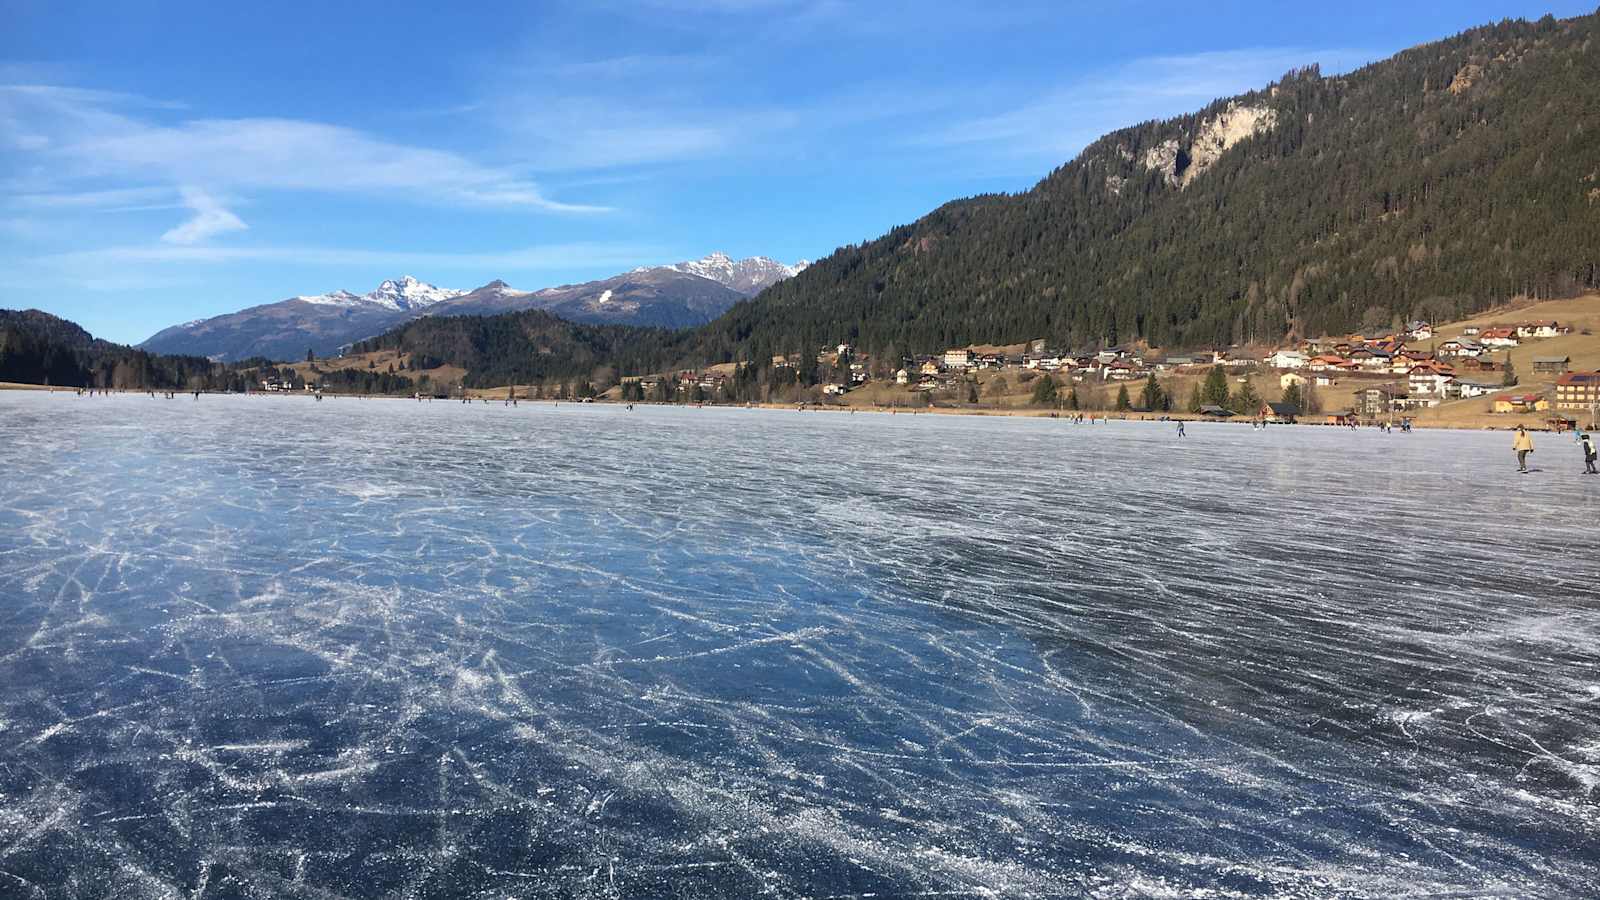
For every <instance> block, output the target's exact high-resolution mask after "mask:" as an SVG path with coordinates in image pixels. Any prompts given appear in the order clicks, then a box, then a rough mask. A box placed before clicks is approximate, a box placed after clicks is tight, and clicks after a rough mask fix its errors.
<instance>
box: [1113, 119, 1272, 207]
mask: <svg viewBox="0 0 1600 900" xmlns="http://www.w3.org/2000/svg"><path fill="white" fill-rule="evenodd" d="M1277 124H1278V111H1277V110H1275V109H1273V108H1272V107H1270V106H1267V105H1265V104H1260V105H1244V104H1241V103H1238V102H1233V103H1229V104H1228V105H1227V107H1225V108H1224V109H1223V110H1222V111H1221V112H1219V113H1217V114H1216V115H1215V116H1212V117H1211V118H1209V119H1203V120H1201V122H1200V124H1199V125H1198V127H1196V128H1195V132H1194V134H1193V135H1192V136H1190V137H1189V139H1188V140H1187V141H1184V140H1180V139H1179V138H1176V137H1173V138H1167V139H1166V140H1164V141H1162V142H1161V143H1159V144H1156V145H1155V146H1153V147H1150V148H1148V149H1146V150H1145V151H1144V154H1143V155H1142V156H1141V157H1140V159H1139V161H1140V162H1141V163H1142V164H1143V165H1144V167H1145V168H1146V169H1150V170H1152V171H1156V172H1160V173H1161V177H1162V180H1163V181H1165V182H1166V183H1167V185H1168V186H1169V187H1175V188H1179V189H1182V188H1186V187H1188V186H1189V185H1190V184H1192V183H1193V182H1194V180H1195V179H1196V178H1199V177H1200V176H1201V175H1204V174H1205V173H1206V170H1208V169H1210V168H1211V167H1212V165H1214V164H1215V163H1216V161H1217V160H1218V159H1220V158H1221V157H1222V154H1224V153H1226V152H1228V150H1229V149H1230V148H1231V147H1233V146H1234V145H1235V144H1238V143H1239V142H1240V141H1243V140H1245V139H1247V138H1251V137H1254V136H1255V135H1258V134H1262V133H1264V132H1267V131H1271V130H1272V129H1273V128H1274V127H1276V126H1277ZM1117 187H1118V188H1119V189H1120V187H1121V186H1120V185H1118V186H1117Z"/></svg>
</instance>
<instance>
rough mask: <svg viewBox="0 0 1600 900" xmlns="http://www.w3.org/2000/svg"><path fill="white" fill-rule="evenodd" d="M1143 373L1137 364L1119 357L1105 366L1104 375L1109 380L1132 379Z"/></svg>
mask: <svg viewBox="0 0 1600 900" xmlns="http://www.w3.org/2000/svg"><path fill="white" fill-rule="evenodd" d="M1143 374H1144V373H1143V372H1142V371H1141V370H1140V369H1139V367H1138V366H1137V365H1134V363H1132V362H1131V361H1129V360H1126V359H1119V360H1117V361H1116V362H1113V363H1111V364H1110V365H1108V366H1106V368H1105V377H1106V378H1108V379H1110V380H1111V381H1132V380H1134V379H1136V378H1140V377H1142V376H1143Z"/></svg>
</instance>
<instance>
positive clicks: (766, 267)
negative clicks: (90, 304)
mask: <svg viewBox="0 0 1600 900" xmlns="http://www.w3.org/2000/svg"><path fill="white" fill-rule="evenodd" d="M806 266H807V263H806V262H804V261H802V262H800V263H797V264H795V265H792V266H791V265H785V264H784V263H780V262H777V261H776V260H772V259H768V258H766V257H762V256H756V257H750V258H748V259H740V260H735V259H732V258H731V257H729V256H727V255H726V254H723V253H712V254H710V255H709V256H706V257H704V258H701V259H697V260H690V261H687V262H681V263H677V264H674V265H669V266H645V267H640V268H637V269H634V270H633V271H631V272H625V273H622V274H620V275H614V276H612V277H610V278H605V279H601V280H598V281H590V282H585V283H583V284H569V285H561V286H559V287H550V288H544V289H543V290H537V291H523V290H517V289H516V288H513V287H511V286H510V285H508V284H506V283H505V282H504V281H499V280H496V281H491V282H490V283H488V284H486V285H484V286H482V287H479V288H476V289H473V290H470V291H464V290H456V289H451V288H441V287H437V286H435V285H432V284H428V283H426V282H423V281H418V280H417V279H416V278H413V277H411V276H410V275H407V276H404V277H401V278H397V279H392V280H388V281H385V282H383V283H382V284H380V285H378V287H377V288H376V289H374V290H372V291H369V292H367V293H365V294H356V293H352V292H350V291H346V290H338V291H333V292H331V293H327V294H316V295H308V296H298V297H289V298H287V299H284V300H279V301H277V302H275V303H267V304H262V305H260V306H252V307H250V308H248V309H243V310H240V311H239V312H235V313H228V314H226V315H221V316H214V317H212V318H208V319H197V320H195V321H192V322H185V323H183V324H182V325H174V326H172V327H170V328H166V329H163V330H161V331H159V332H157V333H156V334H154V335H152V336H151V337H150V338H149V339H147V340H145V341H144V342H143V343H142V344H140V345H139V347H140V348H141V349H144V350H149V351H151V352H156V353H171V354H185V355H192V356H204V357H208V358H210V359H213V360H217V361H221V362H235V361H238V360H242V359H250V358H256V357H263V358H266V359H273V360H289V359H299V358H302V357H303V356H304V355H305V353H306V351H307V350H310V351H311V352H313V353H314V354H316V355H318V356H328V355H331V354H334V353H337V352H338V351H339V349H340V348H341V347H344V346H346V345H348V344H350V343H351V342H353V341H357V340H360V339H362V338H366V337H371V336H373V335H377V334H380V333H382V332H384V331H387V330H389V329H392V328H394V327H395V326H397V325H400V324H402V323H404V322H408V321H411V320H413V319H416V318H418V317H421V316H462V315H496V314H500V313H506V312H515V311H518V310H528V309H538V310H545V311H548V312H550V313H552V314H554V315H556V316H558V317H560V318H562V319H566V320H568V321H571V322H577V323H583V324H595V325H640V326H652V327H662V328H690V327H693V326H696V325H702V324H704V323H706V322H709V321H711V320H712V319H715V318H716V317H717V316H719V315H721V314H722V313H724V312H726V311H727V310H728V308H729V307H731V306H733V305H734V304H735V303H737V302H739V301H740V300H743V299H745V298H747V297H749V296H751V295H752V294H755V293H758V292H760V291H761V290H763V289H765V288H767V287H770V286H771V285H773V284H775V283H777V282H778V281H780V280H782V279H785V278H789V277H792V276H794V275H795V274H797V273H798V272H800V271H802V270H804V269H805V268H806Z"/></svg>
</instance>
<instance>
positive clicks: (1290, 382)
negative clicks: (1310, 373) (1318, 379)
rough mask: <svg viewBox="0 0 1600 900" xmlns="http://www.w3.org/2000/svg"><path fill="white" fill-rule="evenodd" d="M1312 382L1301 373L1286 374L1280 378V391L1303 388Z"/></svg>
mask: <svg viewBox="0 0 1600 900" xmlns="http://www.w3.org/2000/svg"><path fill="white" fill-rule="evenodd" d="M1310 380H1311V379H1309V378H1307V377H1306V376H1304V375H1301V374H1300V373H1299V372H1285V373H1283V374H1282V375H1279V376H1278V390H1280V391H1286V390H1288V389H1289V388H1290V387H1291V386H1298V387H1303V386H1304V385H1305V384H1306V383H1307V382H1308V381H1310Z"/></svg>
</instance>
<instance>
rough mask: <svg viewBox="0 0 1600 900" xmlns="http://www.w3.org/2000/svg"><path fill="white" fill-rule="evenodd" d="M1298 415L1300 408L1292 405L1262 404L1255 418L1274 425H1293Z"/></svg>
mask: <svg viewBox="0 0 1600 900" xmlns="http://www.w3.org/2000/svg"><path fill="white" fill-rule="evenodd" d="M1299 415H1300V407H1298V406H1295V405H1294V404H1293V403H1263V404H1261V409H1260V410H1259V411H1257V412H1256V417H1257V418H1259V419H1261V420H1263V421H1266V422H1271V423H1273V424H1275V425H1293V424H1294V421H1295V419H1296V418H1297V417H1299Z"/></svg>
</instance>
